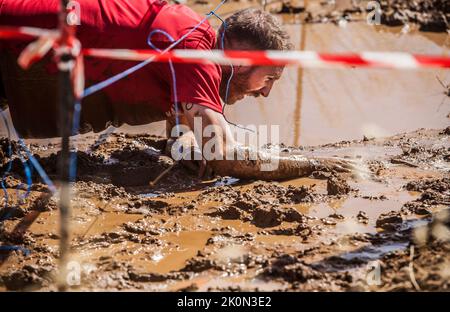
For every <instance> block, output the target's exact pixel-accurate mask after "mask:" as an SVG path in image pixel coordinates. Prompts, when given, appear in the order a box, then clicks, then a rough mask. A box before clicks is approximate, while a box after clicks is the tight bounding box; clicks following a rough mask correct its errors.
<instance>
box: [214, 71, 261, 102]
mask: <svg viewBox="0 0 450 312" xmlns="http://www.w3.org/2000/svg"><path fill="white" fill-rule="evenodd" d="M227 69H228V70H222V80H221V81H220V87H219V94H220V98H221V99H222V101H224V103H225V104H228V105H232V104H235V103H236V102H237V101H238V100H240V99H242V98H243V97H244V96H245V95H246V94H247V93H249V92H250V86H249V78H250V75H251V74H252V72H253V69H251V68H250V69H248V70H247V71H245V72H240V73H237V74H236V73H235V74H234V75H233V77H232V79H231V82H230V87H229V90H228V98H226V91H227V83H228V79H229V78H230V74H231V70H230V68H229V67H227ZM255 96H256V95H255Z"/></svg>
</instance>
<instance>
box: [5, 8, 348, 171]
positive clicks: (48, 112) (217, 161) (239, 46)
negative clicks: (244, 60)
mask: <svg viewBox="0 0 450 312" xmlns="http://www.w3.org/2000/svg"><path fill="white" fill-rule="evenodd" d="M78 3H79V4H80V10H79V18H80V25H79V26H77V37H78V39H79V40H80V42H81V44H82V46H83V47H84V48H105V49H108V48H109V49H121V48H124V49H149V46H148V44H149V42H150V46H151V47H153V48H156V49H161V50H163V49H165V48H167V47H168V46H169V45H170V44H171V43H172V42H173V41H175V40H177V39H178V38H180V37H182V36H183V35H184V34H185V33H187V32H188V31H189V30H191V29H192V28H194V27H195V26H196V25H198V24H199V23H200V21H201V20H202V19H203V18H202V17H201V16H199V15H198V14H196V13H195V12H193V11H192V10H191V9H189V8H188V7H186V6H183V5H170V4H168V3H166V2H164V1H160V0H148V1H142V0H115V1H109V0H98V1H89V0H78ZM58 4H59V0H47V1H33V0H0V24H1V25H11V26H32V27H40V28H56V27H57V24H58V21H57V12H58ZM225 23H226V27H224V25H222V26H221V28H220V29H219V30H218V33H217V34H216V33H215V31H214V30H213V28H212V27H211V25H210V24H209V23H208V22H205V23H203V24H201V25H200V26H198V28H196V29H195V31H194V32H192V33H191V34H190V35H189V36H188V37H187V38H186V39H185V40H183V41H181V42H180V43H179V44H178V45H177V46H176V47H175V48H177V49H203V50H211V49H220V48H222V42H223V48H224V49H226V50H288V49H290V48H291V44H290V42H289V39H288V35H287V34H286V32H285V31H284V30H283V29H282V27H281V25H280V24H279V22H278V21H277V20H276V18H275V17H273V16H271V15H270V14H269V13H266V12H263V11H261V10H256V9H246V10H242V11H239V12H236V13H234V14H233V15H231V16H230V17H228V18H227V19H226V21H225ZM155 30H157V31H156V32H155ZM150 34H151V35H150ZM222 36H223V41H222ZM28 43H29V42H27V43H23V42H12V41H9V42H2V43H0V44H1V46H0V53H1V57H0V62H1V74H2V81H3V89H4V96H5V97H6V98H7V102H8V106H9V109H10V113H11V116H12V119H13V122H14V126H15V128H16V130H17V131H18V133H19V134H20V135H21V136H23V137H26V138H48V137H55V136H58V133H59V129H58V116H59V111H58V110H59V109H58V101H57V95H58V89H57V88H58V84H57V75H56V73H57V68H56V65H55V64H54V62H53V59H52V55H47V56H46V58H45V59H44V60H42V61H40V62H38V63H37V64H35V65H33V66H32V67H31V68H30V69H28V70H26V71H25V70H22V69H21V68H20V67H19V66H18V65H17V57H18V54H19V53H20V52H21V51H22V50H23V48H24V47H26V45H27V44H28ZM133 65H135V63H133V62H128V61H111V60H104V59H92V58H86V59H85V76H86V83H87V86H88V87H89V86H91V85H94V84H96V83H98V82H101V81H103V80H105V79H107V78H109V77H111V76H113V75H115V74H118V73H120V72H122V71H124V70H126V69H128V68H130V67H132V66H133ZM174 71H175V74H176V81H177V84H176V88H175V87H174V84H173V81H172V80H173V78H172V73H171V70H170V66H169V64H168V63H151V64H149V65H147V66H146V67H145V68H143V69H141V70H139V71H137V72H135V73H134V74H132V75H130V76H128V77H126V78H125V79H122V80H120V81H118V82H116V83H114V84H113V85H111V86H109V87H107V88H105V89H103V90H101V91H100V92H97V93H94V94H93V95H90V96H88V97H86V98H84V99H83V101H82V111H81V119H80V128H79V133H86V132H89V131H94V132H99V131H102V130H104V129H106V128H107V127H109V126H114V127H119V126H121V125H122V124H129V125H143V124H148V123H150V122H155V121H161V120H166V121H167V129H169V131H168V132H169V133H170V137H171V138H172V140H169V144H168V148H167V149H166V150H172V151H174V150H176V151H180V149H179V148H176V149H173V148H172V149H171V147H172V146H173V145H174V146H179V145H180V144H172V143H173V139H175V138H176V139H177V140H178V142H187V145H189V146H193V145H194V144H197V145H198V146H203V145H204V144H205V143H207V141H209V140H210V139H211V138H210V137H204V136H202V135H194V134H193V131H192V130H193V129H194V123H195V122H200V121H201V130H204V129H206V128H208V127H209V128H211V127H213V128H214V134H215V140H216V141H215V143H216V144H215V146H214V153H215V155H216V157H215V158H214V159H211V158H208V161H206V157H204V156H205V155H204V152H203V159H202V160H200V161H198V162H197V163H196V164H197V165H198V167H197V169H198V170H199V175H200V176H202V175H204V174H205V173H207V172H208V171H214V172H215V173H216V174H219V175H228V176H234V177H238V178H257V179H264V180H273V179H284V178H293V177H298V176H305V175H309V174H310V173H311V172H313V171H314V170H315V169H317V166H320V167H327V168H330V169H333V170H344V171H345V170H348V169H349V167H350V166H349V165H348V163H346V162H343V161H341V160H336V159H307V158H305V157H296V158H294V157H282V156H278V155H271V154H267V153H265V152H262V151H257V150H254V149H253V148H252V147H244V146H240V145H239V144H237V143H236V142H235V140H234V137H233V135H232V133H231V130H230V127H229V125H228V123H227V121H226V119H225V118H224V116H223V107H224V105H226V104H234V103H236V102H237V101H239V100H241V99H243V98H244V97H245V96H254V97H258V96H261V95H262V96H264V97H267V96H268V95H269V93H270V91H271V89H272V87H273V85H274V83H275V82H276V81H277V80H278V79H280V77H281V74H282V72H283V68H282V67H268V66H264V67H246V66H236V67H234V69H232V67H231V66H219V65H216V64H213V63H211V64H174ZM230 77H231V80H230ZM229 80H230V83H229V87H227V83H228V81H229ZM175 99H176V103H175ZM176 111H178V116H175V112H176ZM177 117H178V118H177ZM196 117H197V118H196ZM175 120H179V124H180V125H183V126H184V127H182V128H184V129H185V131H182V133H178V130H179V129H180V128H178V127H177V128H176V129H178V130H177V131H171V130H172V129H173V127H174V126H175ZM175 132H177V133H175ZM201 132H202V133H203V131H201ZM194 138H195V139H194ZM171 142H172V143H171ZM181 145H183V146H184V151H186V150H187V149H186V144H184V143H183V144H181ZM187 154H189V153H186V154H185V155H187ZM172 155H173V154H172ZM225 155H234V157H231V159H230V157H225ZM186 163H188V164H190V165H192V162H186ZM266 163H276V167H274V168H272V169H270V170H267V168H265V167H264V165H265V164H266Z"/></svg>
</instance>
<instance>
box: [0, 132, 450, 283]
mask: <svg viewBox="0 0 450 312" xmlns="http://www.w3.org/2000/svg"><path fill="white" fill-rule="evenodd" d="M78 141H79V143H78V144H77V146H78V151H77V154H78V156H80V159H79V170H78V171H77V177H76V182H74V183H73V197H72V206H73V213H72V217H71V233H72V238H71V255H70V259H71V261H72V264H73V265H75V268H77V265H78V268H79V270H80V277H79V279H77V280H74V281H73V285H72V286H71V287H70V290H156V291H157V290H170V291H173V290H227V291H230V290H252V291H254V290H325V291H330V290H337V291H342V290H346V291H348V290H357V291H367V290H440V291H442V290H447V289H448V268H449V263H448V262H449V261H448V256H447V253H448V240H449V239H450V238H449V237H447V235H448V233H449V230H448V221H447V219H446V217H445V218H444V217H442V215H440V213H441V214H442V211H446V210H445V208H446V207H448V206H449V202H450V198H449V196H450V194H449V164H448V159H447V158H446V157H445V155H447V154H448V148H449V147H450V146H449V140H448V134H446V132H445V131H444V130H418V131H415V132H412V133H405V134H400V135H396V136H393V137H390V138H378V139H370V140H367V139H364V138H362V139H361V140H354V141H345V142H338V143H335V144H326V145H323V146H315V147H303V148H301V149H299V148H296V147H287V146H284V147H283V153H285V154H292V155H295V154H298V153H302V154H306V155H308V154H316V155H322V156H334V155H336V156H339V157H344V158H346V157H347V158H349V159H352V160H353V161H356V162H357V163H358V166H360V167H361V168H366V171H364V172H366V174H365V175H363V176H361V175H358V174H356V175H355V174H347V173H338V172H315V173H313V174H312V176H311V177H309V178H300V179H296V180H290V181H281V182H263V181H243V180H241V181H238V180H234V179H232V178H219V179H217V180H213V181H201V180H198V179H196V178H195V177H194V176H193V175H192V173H191V172H189V171H187V170H185V169H184V168H183V167H182V166H176V167H175V168H174V169H173V170H172V171H171V172H170V173H169V174H168V175H167V176H166V177H165V178H164V179H162V180H161V181H160V182H159V183H158V184H156V185H155V186H154V187H150V186H149V184H148V182H149V181H151V180H152V179H153V178H155V177H156V175H157V174H158V173H160V172H162V171H163V170H164V169H165V168H167V166H169V165H170V164H171V160H170V159H168V158H167V157H166V156H164V155H163V154H162V152H161V150H162V149H163V147H164V140H163V139H161V138H156V137H153V136H150V135H137V134H136V135H132V136H130V135H123V134H115V135H110V136H109V137H107V139H105V140H103V141H102V142H101V143H98V142H97V144H96V142H94V141H93V140H92V139H90V137H89V136H87V137H80V138H78ZM5 142H6V143H7V141H5ZM416 147H418V148H416ZM29 148H30V149H31V151H32V152H33V153H34V154H35V156H37V157H38V158H39V160H40V162H41V163H42V164H43V166H44V168H45V169H46V170H47V172H49V174H50V177H51V178H52V179H53V180H55V182H56V183H57V184H58V181H57V175H56V168H57V156H56V155H57V154H58V149H59V147H58V145H57V144H55V145H49V144H48V143H45V142H43V143H42V144H39V143H38V142H34V143H33V144H32V145H29ZM375 149H379V150H380V151H382V152H380V153H374V154H371V155H372V156H371V157H362V158H358V157H355V156H354V155H355V153H354V151H360V152H361V153H363V152H364V151H373V150H375ZM405 151H406V152H405ZM430 151H437V152H434V154H432V155H434V156H433V157H431V156H430V155H431V152H430ZM16 154H17V153H16ZM364 155H370V154H369V153H364ZM392 159H405V160H407V161H408V162H411V163H414V166H410V165H408V164H406V163H393V162H392ZM13 161H15V160H13ZM7 165H8V159H3V167H2V172H4V169H5V168H6V166H7ZM145 168H146V169H145ZM149 168H151V170H150V169H149ZM33 179H34V181H35V182H36V184H33V185H32V187H31V188H30V193H29V194H28V195H27V196H25V194H26V190H27V189H28V187H27V185H26V183H25V182H26V180H25V178H24V175H23V166H22V165H20V166H12V171H11V172H9V173H8V174H6V175H5V179H4V185H5V188H6V190H7V192H8V195H9V196H8V209H6V210H5V208H3V209H2V214H1V216H2V218H3V219H4V220H2V226H1V229H0V230H1V231H0V237H1V242H2V249H1V250H0V285H1V286H0V287H1V288H2V289H3V290H55V289H56V279H57V277H58V267H57V263H58V257H59V253H58V242H59V230H58V222H59V215H58V210H57V198H56V197H54V196H52V195H51V194H50V192H49V190H48V188H47V187H45V186H44V185H43V184H42V183H40V181H39V179H38V178H37V176H36V174H35V173H34V174H33ZM4 205H5V199H4V198H2V206H3V207H4ZM411 246H413V247H414V248H415V249H414V250H415V255H414V264H413V267H414V273H415V282H412V281H411V277H410V274H409V273H408V272H409V271H407V270H409V269H405V267H409V263H410V260H409V255H410V252H411ZM374 261H375V262H376V263H378V264H379V265H380V267H381V272H382V273H381V282H380V283H377V284H376V285H374V284H372V283H368V282H367V278H368V277H367V276H369V275H370V274H369V273H370V272H371V269H370V268H371V266H373V265H374ZM428 262H429V263H430V266H428V265H427V263H428ZM368 274H369V275H368ZM446 274H447V275H446ZM417 285H419V287H420V289H419V288H417Z"/></svg>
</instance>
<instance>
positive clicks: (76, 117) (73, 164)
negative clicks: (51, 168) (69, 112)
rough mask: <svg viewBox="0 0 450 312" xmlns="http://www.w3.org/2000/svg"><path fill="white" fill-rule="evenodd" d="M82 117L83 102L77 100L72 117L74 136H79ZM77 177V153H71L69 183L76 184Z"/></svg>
mask: <svg viewBox="0 0 450 312" xmlns="http://www.w3.org/2000/svg"><path fill="white" fill-rule="evenodd" d="M80 115H81V100H80V99H77V100H76V102H75V105H74V108H73V117H72V135H77V134H78V128H79V127H80ZM76 177H77V151H76V150H75V151H71V153H70V163H69V181H70V182H75V180H76Z"/></svg>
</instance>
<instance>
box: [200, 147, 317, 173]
mask: <svg viewBox="0 0 450 312" xmlns="http://www.w3.org/2000/svg"><path fill="white" fill-rule="evenodd" d="M233 154H234V155H233V156H234V157H231V159H224V160H212V161H210V162H209V165H210V166H211V167H212V168H213V169H214V171H215V173H217V174H219V175H222V176H225V175H228V176H233V177H236V178H242V179H260V180H282V179H290V178H296V177H303V176H308V175H310V174H311V173H312V172H313V171H314V162H313V161H312V160H309V159H307V158H306V157H304V156H297V155H296V156H291V157H283V156H279V155H275V154H271V153H268V152H264V151H256V150H255V149H252V148H249V147H243V146H239V147H235V153H233Z"/></svg>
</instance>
